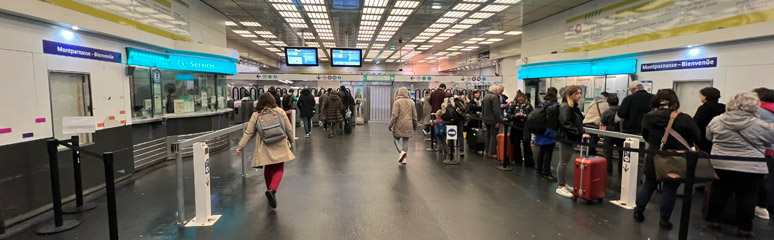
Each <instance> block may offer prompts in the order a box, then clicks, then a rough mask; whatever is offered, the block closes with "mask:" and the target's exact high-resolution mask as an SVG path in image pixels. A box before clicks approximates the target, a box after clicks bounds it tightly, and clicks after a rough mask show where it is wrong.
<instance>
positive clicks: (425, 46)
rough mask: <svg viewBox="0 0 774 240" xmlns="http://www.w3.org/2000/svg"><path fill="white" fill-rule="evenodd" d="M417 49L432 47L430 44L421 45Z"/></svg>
mask: <svg viewBox="0 0 774 240" xmlns="http://www.w3.org/2000/svg"><path fill="white" fill-rule="evenodd" d="M419 47H421V48H431V47H433V45H432V44H430V45H422V46H419Z"/></svg>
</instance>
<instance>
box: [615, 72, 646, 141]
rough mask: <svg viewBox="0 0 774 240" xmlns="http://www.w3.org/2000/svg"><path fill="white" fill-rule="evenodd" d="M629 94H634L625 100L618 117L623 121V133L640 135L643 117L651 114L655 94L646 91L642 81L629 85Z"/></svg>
mask: <svg viewBox="0 0 774 240" xmlns="http://www.w3.org/2000/svg"><path fill="white" fill-rule="evenodd" d="M629 92H631V93H632V94H631V95H629V96H627V97H626V98H624V99H623V102H621V107H620V108H619V109H618V117H620V118H622V119H623V126H621V131H622V132H624V133H629V134H640V133H641V132H642V116H643V115H645V114H646V113H648V112H650V100H651V99H652V98H653V94H650V93H648V91H645V87H644V86H642V82H640V81H632V82H631V83H629Z"/></svg>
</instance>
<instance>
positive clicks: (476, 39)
mask: <svg viewBox="0 0 774 240" xmlns="http://www.w3.org/2000/svg"><path fill="white" fill-rule="evenodd" d="M484 40H486V38H471V39H468V41H484Z"/></svg>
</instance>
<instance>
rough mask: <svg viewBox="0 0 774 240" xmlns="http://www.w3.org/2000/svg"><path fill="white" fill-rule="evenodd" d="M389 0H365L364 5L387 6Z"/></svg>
mask: <svg viewBox="0 0 774 240" xmlns="http://www.w3.org/2000/svg"><path fill="white" fill-rule="evenodd" d="M387 1H388V0H365V3H363V6H366V7H386V6H387Z"/></svg>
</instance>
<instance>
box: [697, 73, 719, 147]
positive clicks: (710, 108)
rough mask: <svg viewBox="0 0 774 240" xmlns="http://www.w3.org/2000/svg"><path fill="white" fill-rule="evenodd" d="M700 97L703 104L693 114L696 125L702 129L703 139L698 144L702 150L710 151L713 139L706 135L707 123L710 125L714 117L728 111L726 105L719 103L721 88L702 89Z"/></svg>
mask: <svg viewBox="0 0 774 240" xmlns="http://www.w3.org/2000/svg"><path fill="white" fill-rule="evenodd" d="M699 97H700V98H701V102H702V103H703V104H702V105H701V106H699V108H698V109H696V114H694V115H693V121H695V122H696V125H697V126H699V131H701V140H699V143H698V144H696V146H697V147H699V149H701V150H702V151H705V152H708V153H709V152H710V151H711V150H712V141H710V140H709V139H707V137H706V136H707V135H706V133H707V131H706V130H707V125H709V123H710V121H712V119H713V118H715V117H717V116H718V115H720V114H723V113H724V112H726V105H725V104H722V103H718V99H720V90H718V89H717V88H714V87H707V88H703V89H701V90H700V91H699Z"/></svg>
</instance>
